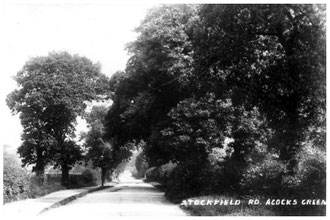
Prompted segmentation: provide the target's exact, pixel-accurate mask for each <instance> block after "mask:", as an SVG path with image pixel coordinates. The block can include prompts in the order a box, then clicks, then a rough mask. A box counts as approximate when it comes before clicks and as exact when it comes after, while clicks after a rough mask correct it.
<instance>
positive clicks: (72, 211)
mask: <svg viewBox="0 0 330 220" xmlns="http://www.w3.org/2000/svg"><path fill="white" fill-rule="evenodd" d="M183 215H185V213H184V212H183V211H182V210H181V209H180V208H179V207H178V205H174V204H172V203H170V202H168V201H167V200H166V199H165V197H164V193H163V192H161V191H159V190H158V189H156V188H155V187H153V186H152V185H151V184H148V183H144V182H142V181H141V180H137V179H134V178H133V177H132V176H131V174H130V172H129V171H126V172H124V174H123V175H121V177H120V183H119V184H117V185H116V186H114V187H112V188H107V189H105V190H101V191H97V192H94V193H90V194H88V195H86V196H85V197H82V198H79V199H77V200H75V201H73V202H71V203H69V204H67V205H65V206H61V207H58V208H55V209H52V210H49V211H47V212H45V213H43V214H42V217H51V218H56V219H58V218H61V217H63V219H65V218H68V217H71V216H72V217H74V218H76V217H78V218H79V217H83V218H86V217H97V216H99V217H106V216H183Z"/></svg>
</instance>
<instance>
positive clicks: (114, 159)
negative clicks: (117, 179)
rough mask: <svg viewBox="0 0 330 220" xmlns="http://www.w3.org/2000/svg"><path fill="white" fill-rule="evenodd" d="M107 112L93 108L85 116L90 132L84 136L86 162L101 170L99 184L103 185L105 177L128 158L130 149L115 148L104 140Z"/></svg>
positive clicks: (103, 109)
mask: <svg viewBox="0 0 330 220" xmlns="http://www.w3.org/2000/svg"><path fill="white" fill-rule="evenodd" d="M107 112H108V108H107V107H106V106H102V105H101V106H93V108H92V111H91V112H90V113H89V114H88V116H87V118H86V119H87V122H88V124H89V127H90V130H89V131H88V132H87V134H85V137H84V138H85V146H86V149H87V155H86V158H87V160H91V161H92V163H93V166H94V167H96V168H100V169H101V182H102V186H103V185H104V182H105V179H106V175H111V174H112V173H113V172H114V171H115V169H116V168H117V166H118V165H119V164H121V163H122V162H123V161H125V160H127V159H128V158H129V156H130V155H131V154H130V149H129V148H125V146H122V147H116V146H114V144H113V143H111V142H112V141H111V140H106V139H104V133H105V131H104V120H105V115H106V114H107Z"/></svg>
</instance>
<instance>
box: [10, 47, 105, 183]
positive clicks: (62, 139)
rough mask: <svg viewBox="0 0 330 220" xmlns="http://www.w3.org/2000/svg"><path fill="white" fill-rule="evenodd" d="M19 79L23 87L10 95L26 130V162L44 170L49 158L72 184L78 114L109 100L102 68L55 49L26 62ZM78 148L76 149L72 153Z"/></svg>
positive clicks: (21, 152) (40, 171) (13, 106)
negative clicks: (95, 102)
mask: <svg viewBox="0 0 330 220" xmlns="http://www.w3.org/2000/svg"><path fill="white" fill-rule="evenodd" d="M15 80H16V82H17V84H18V89H16V90H14V91H13V92H12V93H10V94H9V95H8V97H7V103H8V106H9V108H10V109H11V110H12V111H13V113H20V117H21V123H22V126H23V128H24V133H23V136H22V139H23V144H22V145H21V146H20V148H19V150H18V151H19V153H20V155H21V157H22V158H23V162H24V163H25V164H36V166H35V169H36V170H38V172H39V173H43V169H44V166H45V164H46V163H47V162H49V160H53V161H55V163H56V165H59V166H60V167H61V170H62V184H63V185H67V184H68V177H69V175H68V173H69V170H70V168H71V166H72V163H73V162H74V161H76V160H78V159H79V157H74V158H73V157H72V156H73V155H76V156H79V150H78V149H77V147H76V146H75V144H74V143H73V142H72V138H73V137H74V131H75V123H76V118H77V116H79V115H80V116H83V115H84V110H85V107H86V104H85V102H86V101H92V100H97V99H100V98H104V97H105V95H106V88H107V86H108V79H107V77H106V76H105V75H104V74H102V73H101V66H100V65H99V64H95V63H93V62H92V61H90V60H89V59H87V58H86V57H81V56H79V55H71V54H69V53H67V52H51V53H49V54H48V56H44V57H34V58H32V59H30V60H29V61H27V62H26V64H25V65H24V66H23V68H22V70H20V71H19V72H18V73H17V75H16V77H15ZM72 152H74V153H73V154H72Z"/></svg>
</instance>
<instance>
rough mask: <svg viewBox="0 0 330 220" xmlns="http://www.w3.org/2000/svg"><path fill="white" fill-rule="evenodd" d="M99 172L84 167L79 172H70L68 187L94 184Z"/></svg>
mask: <svg viewBox="0 0 330 220" xmlns="http://www.w3.org/2000/svg"><path fill="white" fill-rule="evenodd" d="M98 176H99V174H98V173H97V172H95V171H94V170H90V169H85V170H84V171H83V172H82V173H81V174H70V185H69V188H80V187H87V186H96V185H97V184H98Z"/></svg>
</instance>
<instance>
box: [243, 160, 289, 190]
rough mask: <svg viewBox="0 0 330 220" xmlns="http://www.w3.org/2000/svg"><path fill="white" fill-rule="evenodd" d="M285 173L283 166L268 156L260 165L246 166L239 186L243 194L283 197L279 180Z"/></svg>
mask: <svg viewBox="0 0 330 220" xmlns="http://www.w3.org/2000/svg"><path fill="white" fill-rule="evenodd" d="M285 173H286V166H285V164H283V163H282V162H281V161H279V160H277V159H276V158H272V157H271V156H269V157H268V158H266V159H265V160H264V161H262V162H261V163H257V164H251V165H250V166H248V168H247V169H246V171H245V172H244V173H243V175H242V179H241V182H240V184H241V187H242V190H243V191H245V194H249V195H255V194H258V195H264V196H280V195H281V196H283V194H282V191H283V190H281V188H282V186H281V180H282V177H283V176H284V174H285Z"/></svg>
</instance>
